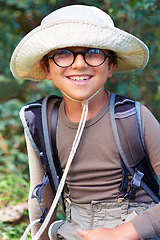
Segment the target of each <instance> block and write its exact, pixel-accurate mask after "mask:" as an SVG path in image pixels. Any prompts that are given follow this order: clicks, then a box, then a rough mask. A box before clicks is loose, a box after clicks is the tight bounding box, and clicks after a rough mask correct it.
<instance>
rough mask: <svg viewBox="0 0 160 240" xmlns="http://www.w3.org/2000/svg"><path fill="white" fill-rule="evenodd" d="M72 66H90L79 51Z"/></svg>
mask: <svg viewBox="0 0 160 240" xmlns="http://www.w3.org/2000/svg"><path fill="white" fill-rule="evenodd" d="M71 67H72V68H86V67H88V64H87V63H86V62H85V61H84V57H83V55H82V54H81V53H80V52H79V53H78V52H77V54H76V57H75V61H74V63H73V64H72V65H71Z"/></svg>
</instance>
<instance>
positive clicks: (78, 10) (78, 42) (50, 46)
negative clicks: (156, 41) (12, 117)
mask: <svg viewBox="0 0 160 240" xmlns="http://www.w3.org/2000/svg"><path fill="white" fill-rule="evenodd" d="M70 46H81V47H94V48H100V49H108V50H112V51H114V52H115V53H116V54H117V56H118V66H117V68H116V69H115V70H114V72H115V73H119V72H125V71H128V70H136V69H141V68H144V67H145V66H146V64H147V62H148V59H149V51H148V48H147V46H146V45H145V44H144V43H143V42H142V41H141V40H140V39H138V38H136V37H135V36H133V35H131V34H129V33H127V32H125V31H123V30H121V29H118V28H116V27H115V26H114V23H113V21H112V19H111V18H110V16H109V15H108V14H106V13H105V12H103V11H102V10H100V9H98V8H96V7H93V6H84V5H71V6H67V7H63V8H60V9H58V10H56V11H54V12H52V13H50V14H49V15H48V16H47V17H45V18H44V19H43V20H42V22H41V25H40V26H38V27H36V28H35V29H33V30H32V31H31V32H29V33H28V34H27V35H26V36H25V37H24V38H23V39H22V40H21V41H20V43H19V44H18V45H17V47H16V49H15V51H14V52H13V55H12V57H11V63H10V68H11V71H12V73H13V75H14V76H15V77H16V78H18V79H30V80H34V81H41V80H44V79H45V78H46V77H45V74H44V72H43V71H42V69H41V67H40V60H41V59H42V58H43V56H44V55H46V54H47V53H49V52H50V51H52V50H54V49H59V48H64V47H70Z"/></svg>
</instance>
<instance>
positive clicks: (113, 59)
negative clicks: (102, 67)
mask: <svg viewBox="0 0 160 240" xmlns="http://www.w3.org/2000/svg"><path fill="white" fill-rule="evenodd" d="M109 55H110V56H109V65H110V64H112V63H113V64H114V65H116V66H117V65H118V56H117V54H116V53H115V52H113V51H112V50H109ZM42 60H43V61H44V64H45V65H46V67H47V68H48V69H49V62H48V53H47V54H46V55H44V57H43V58H42Z"/></svg>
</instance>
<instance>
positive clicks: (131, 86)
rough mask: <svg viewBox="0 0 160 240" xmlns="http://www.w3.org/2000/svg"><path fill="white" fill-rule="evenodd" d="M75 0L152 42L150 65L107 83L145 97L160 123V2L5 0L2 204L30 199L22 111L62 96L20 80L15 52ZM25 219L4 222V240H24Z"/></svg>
mask: <svg viewBox="0 0 160 240" xmlns="http://www.w3.org/2000/svg"><path fill="white" fill-rule="evenodd" d="M70 4H85V5H94V6H97V7H99V8H101V9H102V10H104V11H106V12H107V13H109V14H110V15H111V17H112V18H113V19H114V22H115V25H116V26H117V27H119V28H121V29H123V30H125V31H128V32H130V33H132V34H134V35H135V36H137V37H138V38H140V39H142V40H143V41H144V42H145V43H146V44H147V45H148V47H149V50H150V61H149V64H148V65H147V67H146V68H145V69H144V70H138V71H136V72H128V73H124V74H118V75H114V76H113V77H112V79H111V80H109V81H108V82H107V84H106V87H107V88H108V89H109V90H110V91H112V92H115V93H119V94H122V95H126V96H129V97H131V98H133V99H135V100H140V101H141V102H142V103H144V104H145V105H146V106H147V107H148V108H149V109H150V110H151V111H152V112H153V114H154V115H155V116H156V118H157V119H158V120H159V121H160V114H159V109H160V64H159V57H160V44H159V43H160V1H159V0H141V1H140V0H139V1H138V0H100V1H97V0H85V1H82V0H68V1H64V0H57V1H56V0H25V1H23V0H0V208H4V207H5V206H8V205H14V204H18V203H19V202H23V201H26V199H27V196H28V187H29V172H28V162H27V155H26V147H25V142H24V135H23V129H22V125H21V123H20V120H19V116H18V113H19V110H20V109H21V107H22V106H23V105H26V104H27V103H28V102H31V101H33V100H36V99H38V98H41V97H43V96H46V95H47V94H51V93H54V94H59V91H58V90H57V89H55V87H54V86H53V85H52V84H51V83H49V82H48V81H44V82H42V83H35V82H32V81H27V80H25V81H24V80H17V79H15V78H14V77H13V76H12V75H11V73H10V68H9V61H10V57H11V54H12V52H13V50H14V48H15V47H16V45H17V44H18V42H19V41H20V40H21V39H22V37H23V36H24V35H25V34H26V33H28V32H29V31H30V30H32V29H33V28H35V27H36V26H38V25H39V24H40V21H41V19H42V18H43V17H44V16H46V15H47V14H49V13H50V12H52V11H53V10H55V9H57V8H59V7H62V6H65V5H70ZM26 219H28V217H27V218H26ZM26 219H25V221H24V220H23V221H20V222H19V224H16V225H14V224H9V223H4V222H2V223H0V227H1V230H2V231H1V233H0V239H19V238H20V235H21V234H22V232H23V229H24V228H25V226H26V224H27V220H26Z"/></svg>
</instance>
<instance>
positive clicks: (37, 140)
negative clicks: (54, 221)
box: [20, 95, 64, 210]
mask: <svg viewBox="0 0 160 240" xmlns="http://www.w3.org/2000/svg"><path fill="white" fill-rule="evenodd" d="M57 98H58V102H59V104H60V102H61V98H60V97H58V96H55V95H50V96H48V97H46V98H44V99H40V100H38V101H36V102H34V103H31V104H29V105H27V106H25V107H23V108H22V109H21V111H20V118H21V121H22V124H23V126H24V130H25V132H26V134H27V136H28V138H29V140H30V142H31V144H32V146H33V148H34V150H35V152H36V154H37V156H38V157H39V158H40V159H41V162H42V164H43V165H44V166H45V167H46V171H47V175H48V177H49V180H50V185H51V187H52V190H53V192H54V194H55V193H56V190H57V188H58V185H59V177H60V176H59V173H60V172H61V167H60V164H59V163H58V164H57V162H58V161H59V159H58V158H57V152H56V153H54V151H52V149H51V140H50V133H49V128H48V116H47V106H48V103H49V101H50V100H51V99H57ZM52 116H54V120H55V123H54V126H55V127H56V125H57V118H58V105H57V104H56V105H55V107H53V112H52ZM55 131H56V130H55ZM53 145H54V144H53ZM57 166H58V167H57ZM42 185H43V183H42ZM60 204H61V206H62V209H63V210H64V202H63V198H62V196H61V198H60Z"/></svg>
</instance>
